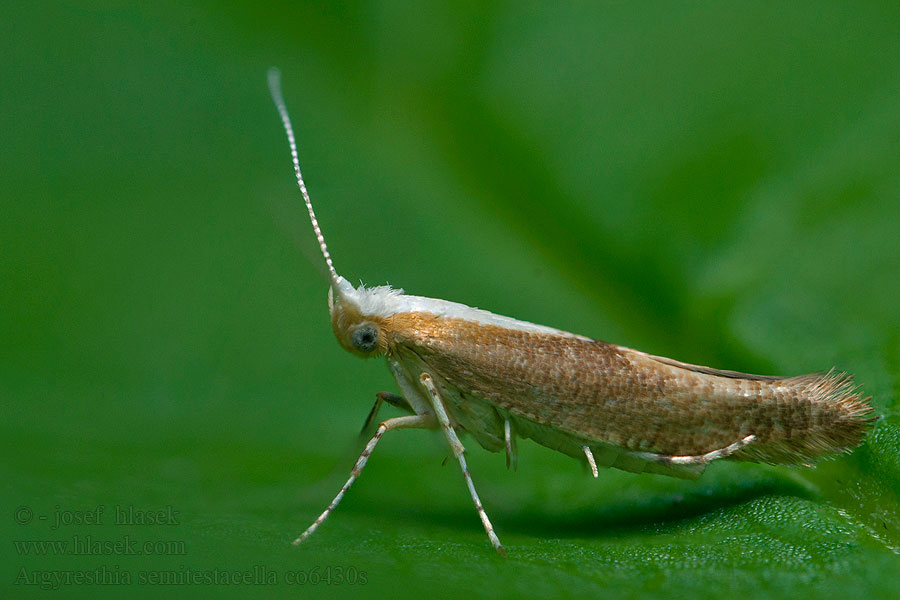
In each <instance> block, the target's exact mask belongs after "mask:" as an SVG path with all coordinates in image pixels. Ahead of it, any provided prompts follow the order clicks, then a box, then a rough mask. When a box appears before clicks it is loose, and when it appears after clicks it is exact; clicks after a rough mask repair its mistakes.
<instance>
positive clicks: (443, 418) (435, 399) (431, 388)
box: [419, 373, 506, 556]
mask: <svg viewBox="0 0 900 600" xmlns="http://www.w3.org/2000/svg"><path fill="white" fill-rule="evenodd" d="M419 381H421V382H422V385H423V386H424V387H425V390H426V391H427V392H428V394H429V396H430V397H431V404H432V407H433V408H434V414H435V415H436V416H437V420H438V423H439V424H440V426H441V429H442V430H443V431H444V437H446V438H447V443H448V444H449V445H450V449H451V450H452V451H453V454H454V455H455V456H456V460H458V461H459V466H460V468H461V469H462V472H463V477H464V478H465V480H466V485H467V486H468V488H469V494H471V496H472V501H473V502H474V503H475V510H476V511H478V516H479V517H480V518H481V524H482V525H484V530H485V531H486V532H487V535H488V538H489V539H490V540H491V544H493V546H494V549H495V550H497V552H499V553H500V554H502V555H503V556H506V550H504V549H503V546H502V545H501V544H500V539H499V538H497V534H496V533H494V526H493V525H491V521H490V519H488V516H487V513H486V512H485V510H484V506H482V504H481V499H480V498H479V497H478V492H476V491H475V484H474V483H473V482H472V476H471V475H469V467H468V466H467V465H466V457H465V456H463V453H464V452H465V451H466V449H465V448H463V445H462V444H461V443H460V441H459V436H457V435H456V431H454V430H453V426H452V425H451V424H450V418H449V417H448V416H447V410H446V409H445V408H444V403H443V401H442V400H441V396H440V393H438V390H437V387H436V386H435V385H434V381H432V379H431V375H429V374H428V373H422V374H421V375H420V376H419Z"/></svg>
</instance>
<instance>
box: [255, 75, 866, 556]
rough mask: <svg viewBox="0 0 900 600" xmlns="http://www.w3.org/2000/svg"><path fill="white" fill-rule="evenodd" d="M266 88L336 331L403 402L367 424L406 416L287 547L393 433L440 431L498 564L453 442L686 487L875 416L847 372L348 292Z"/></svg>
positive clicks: (830, 437)
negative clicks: (789, 371) (708, 473)
mask: <svg viewBox="0 0 900 600" xmlns="http://www.w3.org/2000/svg"><path fill="white" fill-rule="evenodd" d="M269 88H270V91H271V93H272V98H273V100H274V101H275V105H276V106H277V108H278V112H279V114H280V115H281V120H282V123H283V125H284V129H285V132H286V133H287V138H288V142H289V144H290V148H291V157H292V159H293V166H294V173H295V175H296V177H297V185H298V186H299V187H300V193H301V195H302V196H303V201H304V202H305V203H306V208H307V210H308V211H309V217H310V220H311V221H312V226H313V230H314V231H315V234H316V238H317V239H318V242H319V247H320V248H321V250H322V255H323V256H324V257H325V264H326V265H327V267H328V272H329V278H330V287H329V290H328V307H329V311H330V313H331V324H332V327H333V329H334V334H335V336H337V339H338V342H339V343H340V344H341V346H343V347H344V348H345V349H346V350H348V351H349V352H351V353H353V354H356V355H357V356H361V357H364V358H369V357H374V356H384V357H385V358H386V359H387V363H388V367H389V368H390V369H391V372H392V373H393V375H394V379H395V380H396V381H397V386H398V387H399V388H400V391H401V392H402V396H398V395H395V394H390V393H387V392H382V393H380V394H378V395H377V399H376V401H375V406H374V407H373V408H372V411H371V412H370V413H369V418H368V419H367V421H366V423H367V424H368V423H369V422H371V421H373V420H374V419H375V417H376V415H377V413H378V409H379V407H380V406H381V403H382V402H388V403H389V404H392V405H394V406H397V407H399V408H401V409H404V410H405V411H406V412H408V413H410V414H409V415H407V416H402V417H395V418H391V419H387V420H385V421H383V422H381V424H379V425H378V429H377V430H376V432H375V435H373V436H372V438H371V439H370V440H369V442H368V444H366V447H365V449H364V450H363V452H362V454H361V455H360V456H359V459H358V460H357V461H356V465H355V466H354V467H353V470H352V472H351V475H350V478H349V479H348V480H347V483H345V484H344V486H343V487H342V488H341V490H340V492H338V494H337V496H335V498H334V500H332V501H331V504H329V505H328V508H326V509H325V511H324V512H323V513H322V514H321V515H319V517H318V518H317V519H316V520H315V521H314V522H313V524H312V525H310V526H309V528H308V529H307V530H306V531H304V532H303V534H301V535H300V537H299V538H297V539H296V540H295V541H294V544H299V543H300V542H302V541H303V540H305V539H306V538H307V537H309V536H310V535H311V534H312V533H313V531H315V530H316V528H318V527H319V525H321V524H322V522H323V521H324V520H325V519H326V518H327V517H328V515H330V514H331V513H332V512H333V511H334V509H335V507H336V506H337V505H338V503H339V502H340V501H341V499H342V498H343V497H344V494H345V493H346V492H347V490H348V489H349V488H350V486H351V485H353V482H354V481H356V478H357V477H359V474H360V473H361V472H362V470H363V467H365V466H366V462H367V461H368V460H369V456H370V455H371V454H372V451H373V450H374V448H375V445H376V444H377V443H378V440H380V439H381V438H382V436H383V435H384V434H385V433H386V432H388V431H390V430H392V429H437V428H440V429H441V430H442V431H443V434H444V437H446V439H447V443H448V444H449V446H450V449H451V450H452V452H453V455H454V456H455V457H456V460H457V461H459V465H460V467H461V468H462V473H463V477H464V479H465V482H466V485H467V486H468V488H469V494H470V495H471V496H472V500H473V502H474V503H475V510H476V511H477V512H478V516H479V517H480V518H481V523H482V524H483V525H484V529H485V531H486V532H487V535H488V538H490V541H491V544H493V546H494V548H496V550H497V551H498V552H500V553H501V554H505V552H504V550H503V546H502V545H501V544H500V540H499V539H498V538H497V535H496V534H495V533H494V528H493V526H492V525H491V521H490V520H489V519H488V516H487V513H486V512H485V510H484V507H483V506H482V504H481V500H480V499H479V498H478V494H477V493H476V491H475V485H474V484H473V483H472V477H471V476H470V475H469V470H468V468H467V466H466V458H465V454H464V452H465V449H464V447H463V445H462V443H461V442H460V440H459V434H462V433H467V434H469V435H470V436H471V437H472V438H473V439H474V440H475V441H476V442H478V444H479V445H481V446H482V447H483V448H485V449H487V450H489V451H491V452H499V451H501V450H505V452H506V460H507V466H508V465H509V464H511V463H512V464H515V462H516V438H517V437H522V438H530V439H532V440H534V441H535V442H537V443H538V444H541V445H543V446H546V447H548V448H551V449H553V450H558V451H560V452H563V453H565V454H568V455H569V456H572V457H575V458H577V459H579V460H582V461H585V462H586V463H587V465H588V466H589V467H590V469H591V472H592V473H593V475H594V477H597V470H598V468H599V467H614V468H617V469H624V470H626V471H631V472H633V473H659V474H663V475H671V476H674V477H682V478H687V479H695V478H697V477H699V476H700V474H701V473H702V472H703V470H704V469H705V467H706V465H708V464H709V463H710V462H712V461H714V460H716V459H720V458H728V459H731V460H743V461H752V462H764V463H770V464H793V465H805V466H812V464H813V463H814V462H815V461H816V460H817V459H819V458H822V457H825V456H827V455H833V454H835V453H840V452H849V451H851V450H852V449H853V448H854V447H856V446H857V445H858V444H859V443H860V441H861V439H862V436H863V434H864V433H865V430H866V427H867V425H868V423H869V422H870V421H871V420H872V419H871V418H869V415H870V413H871V412H872V407H871V406H870V404H869V402H868V401H869V398H862V396H861V394H860V393H859V388H858V387H857V386H855V385H854V384H853V379H852V376H851V375H849V374H846V373H839V372H835V371H829V372H828V373H824V374H823V373H815V374H809V375H800V376H798V377H768V376H763V375H750V374H747V373H738V372H736V371H722V370H719V369H712V368H709V367H702V366H697V365H691V364H686V363H682V362H679V361H677V360H672V359H670V358H664V357H661V356H653V355H650V354H646V353H644V352H639V351H637V350H632V349H630V348H624V347H622V346H617V345H614V344H609V343H607V342H602V341H599V340H594V339H590V338H587V337H584V336H580V335H575V334H572V333H568V332H565V331H560V330H557V329H553V328H551V327H545V326H543V325H535V324H533V323H528V322H525V321H518V320H516V319H512V318H510V317H504V316H501V315H495V314H493V313H490V312H488V311H485V310H479V309H477V308H471V307H469V306H465V305H462V304H457V303H455V302H448V301H446V300H438V299H435V298H424V297H421V296H410V295H406V294H404V293H403V290H398V289H391V288H390V287H388V286H381V287H371V288H367V287H365V286H360V287H358V288H354V287H353V286H352V285H351V284H350V282H348V281H347V280H346V279H344V278H343V277H341V276H340V275H338V274H337V271H335V269H334V264H333V263H332V260H331V256H330V254H329V253H328V248H327V246H326V245H325V238H324V237H323V235H322V230H321V229H320V228H319V224H318V221H317V220H316V215H315V212H314V211H313V207H312V203H311V201H310V199H309V194H308V193H307V191H306V185H305V184H304V183H303V176H302V175H301V173H300V163H299V159H298V157H297V146H296V143H295V140H294V132H293V129H292V127H291V121H290V117H289V116H288V112H287V108H286V107H285V104H284V99H283V98H282V95H281V82H280V74H279V72H278V70H277V69H271V70H270V71H269Z"/></svg>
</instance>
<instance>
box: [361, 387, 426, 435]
mask: <svg viewBox="0 0 900 600" xmlns="http://www.w3.org/2000/svg"><path fill="white" fill-rule="evenodd" d="M382 402H387V403H388V404H390V405H391V406H396V407H397V408H401V409H403V410H405V411H406V412H408V413H410V414H415V412H416V411H414V410H413V407H412V406H410V405H409V402H407V401H406V398H404V397H403V396H398V395H397V394H392V393H390V392H378V393H377V394H375V404H373V405H372V410H370V411H369V416H367V417H366V422H365V423H363V426H362V429H360V430H359V435H360V437H362V436H363V435H365V433H366V430H367V429H368V428H369V425H371V424H372V423H373V422H374V421H375V418H376V417H377V416H378V411H379V409H380V408H381V403H382Z"/></svg>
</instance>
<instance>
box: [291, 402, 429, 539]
mask: <svg viewBox="0 0 900 600" xmlns="http://www.w3.org/2000/svg"><path fill="white" fill-rule="evenodd" d="M436 424H437V422H436V421H435V419H434V415H431V414H427V415H410V416H407V417H394V418H393V419H388V420H387V421H384V422H382V423H381V425H379V426H378V429H377V430H376V431H375V435H373V436H372V439H370V440H369V443H368V444H366V447H365V449H364V450H363V451H362V454H360V455H359V458H358V459H356V464H355V465H353V470H352V471H350V479H348V480H347V483H345V484H344V487H342V488H341V491H339V492H338V493H337V496H335V497H334V500H332V501H331V504H329V505H328V508H326V509H325V511H324V512H323V513H322V514H321V515H319V517H318V518H317V519H316V520H315V521H313V523H312V525H310V526H309V527H307V528H306V531H304V532H303V533H302V534H300V537H298V538H297V539H296V540H294V545H295V546H296V545H298V544H300V543H301V542H302V541H303V540H305V539H306V538H308V537H309V536H311V535H312V534H313V532H314V531H315V530H316V529H318V528H319V525H321V524H322V522H323V521H325V519H327V518H328V515H330V514H331V513H332V512H334V509H335V508H337V505H338V504H340V502H341V500H342V499H343V497H344V494H346V493H347V490H349V489H350V486H351V485H353V482H354V481H356V478H357V477H359V474H360V473H362V470H363V467H365V466H366V463H367V462H368V461H369V456H371V455H372V450H374V449H375V445H376V444H377V443H378V440H380V439H381V436H383V435H384V434H385V433H387V432H388V431H390V430H391V429H431V428H433V427H434V426H435V425H436Z"/></svg>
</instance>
